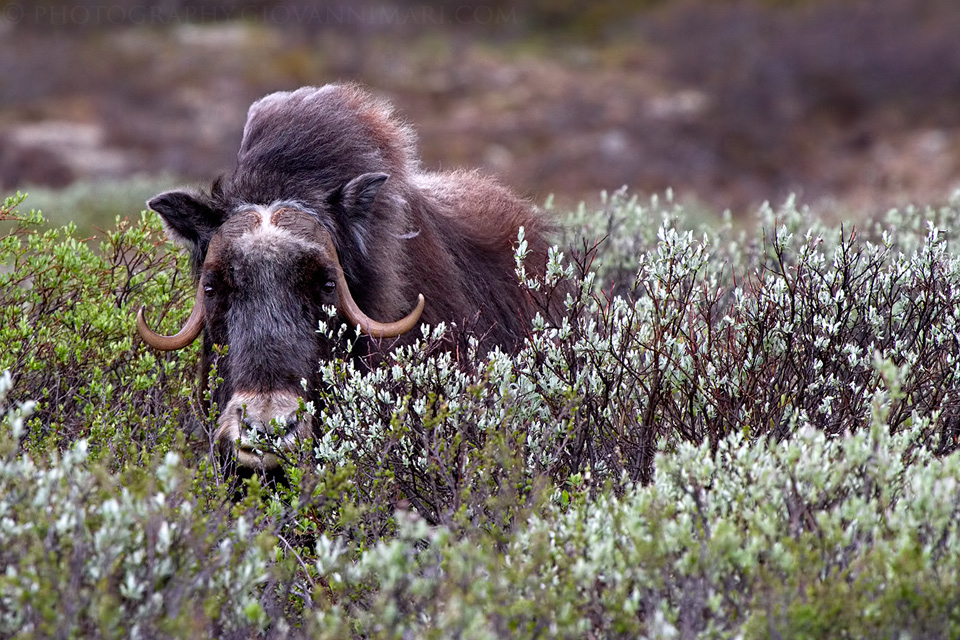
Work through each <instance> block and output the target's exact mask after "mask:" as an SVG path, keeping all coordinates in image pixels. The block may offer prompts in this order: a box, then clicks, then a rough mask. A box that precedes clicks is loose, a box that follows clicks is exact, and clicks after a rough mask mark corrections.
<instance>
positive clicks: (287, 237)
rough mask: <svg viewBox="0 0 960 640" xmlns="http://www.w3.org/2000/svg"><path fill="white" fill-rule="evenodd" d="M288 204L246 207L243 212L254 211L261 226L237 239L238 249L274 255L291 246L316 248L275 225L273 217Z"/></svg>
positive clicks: (313, 244) (305, 240) (285, 250)
mask: <svg viewBox="0 0 960 640" xmlns="http://www.w3.org/2000/svg"><path fill="white" fill-rule="evenodd" d="M284 206H289V205H286V204H274V205H271V206H269V207H264V206H260V205H251V206H245V207H243V208H242V209H241V211H253V212H255V213H256V214H257V217H258V218H259V219H260V224H259V225H257V227H256V228H254V229H253V230H252V231H249V232H247V233H245V234H243V235H242V236H240V237H239V238H238V239H237V241H236V242H237V247H238V248H239V249H240V250H242V251H243V252H244V253H251V252H255V251H258V252H261V253H267V254H273V253H275V252H279V251H283V252H287V251H289V250H290V249H291V246H294V247H299V248H302V249H307V248H311V247H314V246H315V243H313V242H310V241H309V240H307V239H305V238H301V237H300V236H297V235H295V234H293V233H291V232H290V231H288V230H287V229H284V228H282V227H278V226H277V225H275V224H274V223H273V215H274V214H275V213H276V212H277V210H278V209H281V208H282V207H284Z"/></svg>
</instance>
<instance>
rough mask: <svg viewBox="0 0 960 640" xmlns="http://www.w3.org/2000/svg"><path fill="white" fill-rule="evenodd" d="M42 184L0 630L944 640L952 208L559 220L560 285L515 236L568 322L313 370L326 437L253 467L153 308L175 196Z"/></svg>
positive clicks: (11, 209) (958, 286)
mask: <svg viewBox="0 0 960 640" xmlns="http://www.w3.org/2000/svg"><path fill="white" fill-rule="evenodd" d="M548 206H549V205H548ZM28 207H29V202H24V199H23V197H22V196H19V195H18V196H17V197H14V198H10V199H8V200H6V202H5V204H4V205H3V208H2V210H0V225H2V226H0V231H2V237H0V344H2V346H3V348H2V349H0V371H3V372H4V373H3V374H2V377H0V416H2V429H0V541H2V543H0V636H2V637H15V638H33V637H91V638H93V637H104V638H113V637H124V638H126V637H147V638H149V637H184V638H195V637H218V638H250V637H269V638H285V637H313V638H350V637H357V638H447V637H468V638H536V637H558V638H618V637H623V638H638V637H639V638H643V637H646V638H727V637H731V638H732V637H737V638H767V637H782V638H818V637H828V636H829V637H848V638H881V637H912V638H956V637H958V635H960V600H958V599H957V598H956V594H957V592H958V589H960V539H958V527H960V513H958V511H960V485H958V478H960V457H958V454H957V452H956V449H957V444H958V437H960V414H958V411H960V402H958V400H960V396H958V393H960V385H958V382H960V379H958V378H960V305H958V304H957V303H958V296H960V252H958V249H957V245H956V240H955V239H954V237H953V233H954V230H955V229H957V228H960V195H958V197H957V198H955V199H954V200H953V201H952V202H950V203H948V204H947V205H944V206H942V207H937V208H906V209H904V210H900V211H891V212H890V213H889V214H888V215H887V216H886V217H885V218H884V219H881V220H876V221H870V222H864V223H862V224H860V225H857V226H856V227H854V226H852V225H840V226H830V225H827V224H825V223H823V222H821V221H820V220H819V219H818V218H816V217H814V216H813V215H811V214H810V212H809V211H807V210H806V209H804V208H801V207H799V206H798V205H797V204H796V203H795V202H794V201H792V200H789V201H787V202H785V203H784V204H783V205H781V206H778V207H770V206H764V207H762V208H761V209H760V211H759V212H758V214H757V219H756V225H755V230H743V229H739V228H737V227H736V226H735V225H734V224H733V223H732V222H730V221H729V220H726V221H725V222H724V223H723V224H721V225H720V226H719V227H713V228H703V227H701V226H700V225H698V224H697V222H696V219H695V217H694V216H692V215H691V214H690V213H689V212H688V211H687V210H686V209H685V208H684V207H683V206H681V205H679V204H676V203H675V202H674V201H673V200H672V198H671V197H670V194H669V193H668V194H666V196H665V197H660V198H652V199H650V200H640V199H638V198H637V197H632V196H630V195H629V194H627V193H624V192H618V193H615V194H612V195H610V196H608V197H605V198H604V199H603V201H602V205H601V206H600V207H598V208H596V209H595V210H594V209H588V208H587V207H585V206H582V207H580V208H579V209H578V210H576V211H573V212H567V213H566V214H565V216H562V217H564V219H565V220H566V221H567V228H568V229H569V232H568V236H567V237H564V238H560V239H558V246H559V248H558V249H556V250H554V252H552V253H551V259H550V261H549V268H548V271H547V274H546V276H545V277H544V278H542V279H539V280H537V279H532V278H530V277H529V276H528V275H527V273H526V271H525V270H524V265H523V257H524V252H525V239H524V238H523V237H522V236H520V237H518V239H517V245H516V259H517V272H518V277H520V278H521V279H522V280H523V281H524V283H525V286H527V287H529V289H530V290H531V294H532V295H533V298H534V299H538V298H540V297H541V296H542V295H543V294H545V292H547V291H548V290H549V289H550V288H551V287H553V286H554V285H555V284H556V282H557V281H558V279H560V278H569V279H571V280H572V281H573V283H574V285H575V286H574V287H573V291H572V293H571V294H570V295H569V297H568V299H567V302H566V313H565V314H564V316H563V317H562V318H561V319H560V321H559V322H557V323H549V322H545V321H543V320H542V319H541V318H540V317H538V316H535V317H531V318H530V319H529V327H530V336H529V339H528V341H527V342H526V343H525V345H524V346H523V347H522V348H521V349H520V350H519V351H518V352H517V353H516V354H512V355H507V354H505V353H503V352H501V351H494V352H492V353H489V354H485V353H480V352H477V353H474V352H473V351H474V350H475V349H470V348H469V344H470V341H469V336H463V338H464V340H465V344H467V345H468V349H467V351H468V353H460V354H459V359H458V358H457V357H456V355H457V354H451V353H450V352H449V351H447V350H443V349H438V348H437V347H438V345H439V344H440V343H441V341H442V339H441V336H442V335H443V332H444V331H458V328H456V327H443V326H438V327H433V328H430V329H425V330H424V331H423V332H422V336H421V338H420V339H419V340H418V341H416V342H415V343H414V344H411V345H407V346H404V347H402V348H400V349H398V350H396V351H394V352H393V353H392V355H390V356H389V357H388V359H387V360H386V361H385V362H384V363H383V364H382V366H380V367H378V368H376V369H375V370H373V371H364V370H362V369H360V368H358V367H357V366H356V365H355V363H354V362H353V360H351V359H350V358H349V357H348V356H347V354H346V353H343V354H338V355H337V357H334V358H333V359H331V360H329V361H324V362H322V363H318V367H319V370H320V374H321V376H320V377H321V379H322V381H323V387H322V388H321V389H320V390H319V394H320V397H321V399H322V402H320V403H316V404H315V405H313V406H311V407H305V409H307V410H311V411H313V412H314V414H315V419H316V420H318V421H319V422H320V424H322V425H323V427H322V430H321V434H320V437H318V438H317V439H315V440H314V441H312V442H310V443H309V445H306V446H303V447H301V448H300V449H296V450H293V451H287V452H285V453H284V454H283V456H282V457H281V464H282V466H283V469H284V471H285V474H286V478H287V484H286V485H284V486H275V485H269V484H267V483H265V482H263V481H262V480H261V479H260V478H259V477H258V476H256V475H254V476H253V477H252V478H250V479H248V480H246V481H244V486H242V487H239V488H238V487H237V486H236V481H235V480H233V479H231V478H230V477H229V476H227V477H225V476H223V475H222V474H221V472H220V470H219V469H218V468H216V464H217V463H216V457H215V456H213V455H211V454H212V448H213V446H214V440H213V434H214V431H215V429H216V422H217V416H216V407H215V406H214V407H210V406H209V402H208V400H209V394H210V390H211V389H214V388H216V385H217V383H218V380H217V372H216V370H215V369H213V370H212V371H211V372H210V375H209V380H208V381H207V385H205V386H204V385H200V384H198V383H197V380H196V379H195V378H196V374H195V371H196V365H197V358H198V356H199V346H198V345H197V344H194V345H192V346H190V347H188V348H186V349H185V350H183V351H178V352H172V353H158V352H155V351H153V350H151V349H148V348H146V347H145V345H143V344H142V343H141V342H140V339H139V338H138V337H136V334H135V331H134V315H135V312H136V309H138V308H139V306H140V305H141V304H146V305H148V306H149V307H150V309H151V310H152V311H151V318H152V319H153V322H154V323H155V325H156V326H155V328H156V329H157V330H158V331H164V332H166V333H172V332H174V331H176V329H177V328H178V327H179V326H180V324H181V323H182V321H183V315H184V314H185V311H184V310H185V309H189V306H190V305H189V304H184V303H185V302H188V301H189V300H190V299H191V297H192V296H193V293H194V288H193V283H191V282H189V281H188V279H187V278H186V277H184V276H183V275H181V274H186V273H188V271H189V269H188V265H187V264H186V257H184V256H183V255H181V254H180V253H179V252H177V251H175V250H171V249H170V247H169V245H168V244H167V243H166V241H165V237H164V234H163V231H162V230H161V227H160V222H159V219H158V218H157V217H156V216H154V215H153V214H146V213H144V214H142V215H141V217H140V218H139V219H137V220H133V221H128V220H119V219H118V220H117V222H116V225H115V226H114V228H112V229H110V230H107V231H104V232H103V233H102V235H101V237H100V238H98V239H96V240H89V239H82V238H79V237H77V233H76V231H75V228H74V227H72V226H70V225H68V226H66V227H63V228H49V227H47V226H45V225H44V223H43V218H42V215H41V214H40V213H39V212H36V211H30V210H29V208H28ZM320 330H326V331H335V330H338V329H335V328H333V329H331V328H330V327H328V326H326V325H323V326H322V327H320ZM339 330H340V331H346V332H348V333H350V332H352V331H353V330H352V329H347V328H343V329H339ZM348 337H349V336H348ZM262 446H263V447H264V448H269V447H270V446H271V443H270V442H269V439H267V440H266V441H264V442H263V443H262Z"/></svg>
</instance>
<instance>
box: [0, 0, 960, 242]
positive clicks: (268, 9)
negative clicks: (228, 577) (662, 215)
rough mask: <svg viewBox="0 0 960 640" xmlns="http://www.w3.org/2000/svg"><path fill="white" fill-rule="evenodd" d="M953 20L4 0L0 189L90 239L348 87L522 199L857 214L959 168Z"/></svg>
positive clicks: (650, 6) (820, 1)
mask: <svg viewBox="0 0 960 640" xmlns="http://www.w3.org/2000/svg"><path fill="white" fill-rule="evenodd" d="M957 33H960V11H957V8H956V3H955V1H954V0H753V1H750V0H632V1H631V0H602V1H599V2H591V3H584V2H574V1H573V0H561V1H557V2H554V1H547V0H521V1H519V2H506V1H504V0H454V1H452V2H433V3H425V2H419V1H417V0H411V1H395V2H360V3H351V2H342V1H341V2H338V1H330V2H306V1H300V2H288V3H282V4H281V3H274V2H263V1H258V0H211V1H205V2H204V1H186V0H184V1H181V0H139V1H137V0H132V1H130V2H126V3H105V2H101V1H99V0H81V1H79V2H71V3H65V2H55V1H49V2H45V1H39V2H30V3H27V2H24V1H23V0H13V1H10V0H4V1H0V187H2V189H3V190H5V191H6V192H12V191H14V190H16V189H21V190H27V191H30V192H31V195H32V197H31V200H30V201H28V202H29V204H30V205H31V206H35V207H37V206H42V207H43V208H44V209H46V210H47V211H48V212H49V214H50V215H49V217H51V218H52V219H53V221H54V222H62V221H64V220H63V219H64V218H69V219H72V220H75V221H77V222H78V223H79V224H80V227H81V230H82V231H84V232H88V231H90V230H92V229H93V228H94V227H95V226H101V227H102V226H106V225H109V224H111V223H112V221H113V218H114V216H115V215H116V214H118V213H119V214H121V215H135V214H136V213H137V212H138V211H139V210H140V209H141V208H142V207H143V201H144V199H145V198H146V197H149V196H150V195H151V194H152V193H154V192H155V191H157V190H160V189H164V188H167V187H169V186H170V185H171V184H176V183H187V184H204V183H207V182H208V181H209V180H210V179H212V178H213V177H215V176H216V175H217V174H219V173H220V172H223V171H226V170H229V168H230V167H231V166H232V163H233V158H234V154H235V153H236V149H237V147H238V144H239V140H240V135H241V131H242V127H243V122H244V119H245V114H246V109H247V107H248V106H249V104H250V103H251V102H252V101H253V100H256V99H257V98H258V97H260V96H262V95H263V94H265V93H267V92H271V91H275V90H281V89H290V88H293V87H297V86H300V85H305V84H323V83H326V82H332V81H337V80H357V81H360V82H363V83H365V84H367V85H369V86H370V87H371V88H372V89H373V90H374V91H375V92H376V93H379V94H381V95H384V96H386V97H388V98H390V99H392V100H393V101H394V102H395V103H396V105H397V106H398V108H399V110H400V111H401V112H402V114H403V115H404V117H405V118H407V119H408V120H409V121H410V122H411V123H412V124H413V125H414V126H415V128H416V130H417V132H418V134H419V137H420V142H421V145H422V152H423V159H424V164H425V165H426V166H428V167H431V168H444V169H448V168H453V167H459V166H477V167H481V168H483V169H485V170H487V171H489V172H492V173H496V174H498V175H500V176H501V177H502V178H503V179H504V180H505V181H506V182H508V183H509V184H510V185H511V186H513V187H515V188H516V189H518V190H519V191H521V192H523V193H526V194H527V195H529V196H530V197H531V198H532V199H534V200H535V201H537V202H542V201H543V200H544V199H546V198H547V196H549V195H550V194H556V197H557V199H558V201H559V203H561V204H564V203H575V202H577V201H579V200H583V199H586V200H592V199H596V198H597V196H598V194H599V192H600V191H601V190H604V189H606V190H613V189H616V188H618V187H620V186H621V185H629V186H630V187H631V188H632V189H635V190H638V191H640V192H660V191H663V190H664V189H666V188H668V187H671V188H673V189H674V190H675V191H676V192H677V193H678V194H679V197H680V198H681V199H683V200H685V201H687V202H689V201H691V200H692V199H694V198H696V199H697V200H699V201H700V202H701V203H702V204H704V205H705V206H706V207H707V208H709V209H712V210H721V209H724V208H730V209H732V211H733V213H734V215H740V214H744V213H748V212H750V211H751V210H752V209H754V208H755V207H756V206H757V205H758V204H759V203H761V202H763V201H765V200H771V201H774V202H779V201H782V200H783V198H785V197H786V196H787V195H788V194H789V193H791V192H796V193H797V194H798V195H799V197H800V198H801V200H803V201H804V202H809V203H811V204H814V205H821V209H823V210H825V211H828V212H829V214H830V215H831V216H833V217H835V218H836V217H840V218H842V217H845V216H848V215H852V214H853V212H856V213H857V215H858V216H859V215H866V216H870V215H876V214H878V213H880V212H882V211H883V210H885V209H886V208H887V207H890V206H897V205H903V204H905V203H908V202H924V203H931V204H933V203H936V202H942V201H944V200H945V199H946V198H947V197H948V196H949V194H950V193H951V192H952V191H953V190H954V189H955V188H956V187H957V186H958V184H960V46H957V39H956V34H957ZM58 216H59V217H58Z"/></svg>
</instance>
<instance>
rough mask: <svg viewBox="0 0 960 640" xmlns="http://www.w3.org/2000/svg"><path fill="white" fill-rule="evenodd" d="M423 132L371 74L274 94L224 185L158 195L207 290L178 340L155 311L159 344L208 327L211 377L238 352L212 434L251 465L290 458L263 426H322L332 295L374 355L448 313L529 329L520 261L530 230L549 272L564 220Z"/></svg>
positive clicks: (534, 255)
mask: <svg viewBox="0 0 960 640" xmlns="http://www.w3.org/2000/svg"><path fill="white" fill-rule="evenodd" d="M414 144H415V140H414V134H413V132H412V131H411V129H410V128H409V127H408V126H407V125H405V124H404V123H403V122H401V121H400V120H398V119H397V118H396V117H394V115H393V114H392V109H391V107H390V105H389V104H387V103H386V102H383V101H380V100H377V99H375V98H373V97H371V96H370V95H369V94H367V93H366V92H364V91H363V90H362V89H360V88H359V87H357V86H354V85H328V86H325V87H321V88H314V87H306V88H302V89H299V90H296V91H292V92H281V93H274V94H272V95H268V96H266V97H265V98H263V99H261V100H259V101H258V102H255V103H254V104H253V105H252V106H251V107H250V111H249V113H248V116H247V122H246V125H245V127H244V130H243V139H242V141H241V143H240V151H239V153H238V156H237V165H236V168H235V169H234V170H233V172H232V173H230V174H228V175H225V176H221V177H220V178H219V179H217V180H216V181H215V182H214V183H213V185H212V188H211V189H210V191H209V193H206V192H195V191H189V190H175V191H169V192H166V193H162V194H160V195H158V196H156V197H155V198H153V199H152V200H150V201H149V203H148V205H149V207H150V208H151V209H152V210H154V211H156V212H157V213H158V214H160V216H161V218H162V219H163V222H164V225H165V227H166V230H167V233H168V235H169V236H170V238H171V239H172V240H174V241H176V242H178V243H180V244H182V245H184V246H185V247H186V248H187V249H188V250H189V251H190V255H191V259H192V266H193V275H194V277H195V278H196V281H197V292H196V300H195V302H194V307H193V311H192V312H191V314H190V316H189V318H188V320H187V321H186V323H185V324H184V326H183V328H182V329H181V330H180V331H179V332H178V333H177V334H176V335H173V336H163V335H159V334H157V333H155V332H153V331H152V330H151V329H150V328H149V326H148V324H147V322H146V320H145V318H144V310H143V309H142V308H141V309H140V312H139V314H138V315H137V328H138V331H139V333H140V335H141V336H142V338H143V340H144V341H145V342H146V343H147V344H149V345H151V346H152V347H154V348H156V349H160V350H171V349H179V348H182V347H184V346H186V345H188V344H189V343H191V342H192V341H193V340H195V339H196V338H197V337H198V336H199V335H200V334H201V333H203V358H202V364H201V366H202V370H201V376H202V379H204V380H205V379H206V375H207V372H208V371H209V367H210V364H211V361H212V358H214V357H215V356H214V354H215V349H214V347H215V345H221V346H226V348H227V350H226V355H224V356H222V357H219V358H218V360H217V367H218V369H217V370H218V374H219V375H220V376H222V378H223V380H224V381H223V383H222V384H221V385H219V386H218V388H216V389H215V390H214V400H215V401H216V402H217V405H218V407H220V409H221V414H220V417H219V424H218V429H217V431H216V434H215V437H216V440H217V443H218V445H219V446H220V448H221V449H222V450H223V451H224V452H225V453H227V455H228V456H231V457H232V458H233V459H234V460H235V462H236V463H237V464H238V465H239V466H240V467H246V468H249V469H270V468H272V467H275V466H276V465H277V463H278V460H277V458H276V456H275V455H273V454H269V453H268V454H264V455H261V454H258V453H257V452H256V451H255V449H254V447H253V446H252V444H251V439H250V434H251V430H253V431H260V432H263V433H269V434H271V435H276V434H277V433H282V436H281V437H280V439H279V446H280V447H281V448H284V447H286V448H289V447H292V446H293V445H294V444H295V442H296V441H297V440H298V439H302V438H309V437H311V436H312V431H313V429H314V425H313V424H312V418H311V417H310V416H309V415H306V416H304V415H303V413H304V412H303V411H302V410H301V400H304V401H306V400H313V398H312V397H311V389H315V388H317V385H318V374H317V370H318V362H319V361H320V360H322V359H324V358H328V357H330V356H331V354H332V351H333V348H334V345H332V344H330V343H329V339H328V338H325V337H323V334H322V333H320V332H318V326H319V323H320V322H321V321H322V319H323V318H325V317H326V316H325V315H324V312H323V307H324V306H334V307H335V308H336V309H337V311H338V318H341V319H342V322H345V323H349V324H350V325H353V326H359V328H360V330H361V332H362V333H363V334H365V335H364V336H363V337H362V338H361V340H360V341H359V342H358V343H357V344H356V345H355V346H354V351H353V355H354V356H356V357H358V358H359V359H360V360H361V361H362V362H369V361H370V360H372V359H373V358H365V357H366V356H369V355H370V354H372V353H374V352H375V351H377V350H382V349H389V348H391V347H393V346H395V345H398V344H405V343H410V342H412V341H413V340H415V339H416V338H417V337H418V336H419V334H420V332H419V331H411V330H412V329H415V328H416V327H417V326H418V325H419V324H429V325H435V324H438V323H440V322H441V321H443V322H446V323H448V324H451V323H453V324H458V325H459V326H461V327H462V326H470V327H471V329H472V330H473V331H475V332H476V335H477V336H478V337H479V338H480V340H481V347H484V348H490V347H493V346H494V345H499V346H501V347H503V348H505V349H514V348H516V347H517V346H518V345H519V344H520V343H521V342H522V341H523V338H524V336H525V333H526V329H525V327H526V324H527V321H528V320H529V318H530V317H532V315H533V313H532V312H533V309H532V303H531V301H530V299H529V296H528V294H527V293H526V292H525V291H524V289H523V288H522V287H521V286H520V283H519V281H518V278H517V275H516V273H515V260H514V251H515V245H516V241H517V234H518V230H519V228H520V227H524V229H525V236H526V239H527V242H528V248H529V254H528V261H527V268H528V270H532V271H534V272H537V271H538V270H539V271H540V272H542V270H543V268H544V265H545V263H546V257H547V249H548V241H547V236H548V234H549V231H550V228H551V224H550V222H549V221H548V220H546V219H545V218H544V217H543V216H542V215H541V214H540V213H539V212H537V211H536V210H534V209H533V208H531V207H530V205H529V204H527V203H526V202H524V201H523V200H521V199H519V198H518V197H516V196H515V195H513V194H512V193H511V192H510V191H509V190H507V189H505V188H504V187H502V186H500V185H499V184H498V183H497V182H496V181H494V180H492V179H490V178H487V177H484V176H482V175H480V174H478V173H475V172H468V171H455V172H451V173H432V172H426V171H423V170H421V169H420V167H419V160H418V157H417V154H416V152H415V148H414ZM217 351H222V350H217ZM302 380H306V381H307V385H306V388H304V385H303V384H302V382H301V381H302Z"/></svg>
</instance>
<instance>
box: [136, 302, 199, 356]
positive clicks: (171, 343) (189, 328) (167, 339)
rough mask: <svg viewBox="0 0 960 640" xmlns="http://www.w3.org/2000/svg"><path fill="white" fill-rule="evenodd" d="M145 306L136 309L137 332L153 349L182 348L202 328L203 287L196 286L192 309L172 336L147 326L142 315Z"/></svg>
mask: <svg viewBox="0 0 960 640" xmlns="http://www.w3.org/2000/svg"><path fill="white" fill-rule="evenodd" d="M145 308H146V307H140V310H139V311H137V332H138V333H139V334H140V337H141V338H143V341H144V342H146V343H147V344H148V345H150V346H151V347H153V348H154V349H158V350H160V351H173V350H174V349H183V348H184V347H185V346H187V345H188V344H190V343H191V342H193V341H194V340H196V339H197V336H199V335H200V331H202V330H203V287H200V286H198V287H197V297H196V300H195V301H194V303H193V311H191V312H190V317H189V318H187V321H186V323H184V325H183V328H182V329H180V331H178V332H177V333H176V335H172V336H164V335H160V334H159V333H156V332H154V330H153V329H151V328H150V327H148V326H147V321H146V319H145V318H144V317H143V312H144V309H145Z"/></svg>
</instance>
